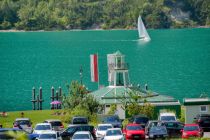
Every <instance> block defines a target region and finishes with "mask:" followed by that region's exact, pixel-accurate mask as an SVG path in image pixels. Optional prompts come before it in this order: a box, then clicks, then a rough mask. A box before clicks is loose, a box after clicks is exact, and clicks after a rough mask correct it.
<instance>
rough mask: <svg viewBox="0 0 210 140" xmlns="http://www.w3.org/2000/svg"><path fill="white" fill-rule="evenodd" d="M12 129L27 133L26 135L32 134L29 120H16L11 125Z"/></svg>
mask: <svg viewBox="0 0 210 140" xmlns="http://www.w3.org/2000/svg"><path fill="white" fill-rule="evenodd" d="M13 128H19V129H23V130H25V131H27V132H28V133H32V131H33V128H32V122H31V120H30V119H29V118H17V119H15V122H14V123H13Z"/></svg>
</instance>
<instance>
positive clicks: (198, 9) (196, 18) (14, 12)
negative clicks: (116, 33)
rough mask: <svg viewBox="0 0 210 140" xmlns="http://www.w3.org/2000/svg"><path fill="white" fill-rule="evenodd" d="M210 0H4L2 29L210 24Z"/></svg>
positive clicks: (1, 4) (0, 18) (0, 14)
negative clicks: (139, 19) (138, 21)
mask: <svg viewBox="0 0 210 140" xmlns="http://www.w3.org/2000/svg"><path fill="white" fill-rule="evenodd" d="M208 1H209V0H199V1H198V0H185V1H183V0H59V1H56V0H1V1H0V30H9V29H16V30H70V29H95V28H96V29H119V28H120V29H133V28H136V27H137V18H138V16H139V15H141V16H142V19H143V21H144V23H145V26H146V27H147V28H183V27H195V26H209V25H210V2H208Z"/></svg>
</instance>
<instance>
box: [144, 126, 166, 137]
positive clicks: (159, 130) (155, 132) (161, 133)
mask: <svg viewBox="0 0 210 140" xmlns="http://www.w3.org/2000/svg"><path fill="white" fill-rule="evenodd" d="M167 137H168V132H167V129H166V127H165V126H153V127H151V128H150V129H149V131H148V138H149V139H156V138H161V139H165V138H167Z"/></svg>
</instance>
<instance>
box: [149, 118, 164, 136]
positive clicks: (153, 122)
mask: <svg viewBox="0 0 210 140" xmlns="http://www.w3.org/2000/svg"><path fill="white" fill-rule="evenodd" d="M154 126H165V124H164V123H163V122H162V121H158V120H150V121H148V122H147V124H146V126H145V135H148V132H149V130H150V128H151V127H154Z"/></svg>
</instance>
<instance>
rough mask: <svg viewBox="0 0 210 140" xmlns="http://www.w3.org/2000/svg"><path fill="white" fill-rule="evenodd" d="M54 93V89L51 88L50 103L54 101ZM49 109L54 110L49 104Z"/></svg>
mask: <svg viewBox="0 0 210 140" xmlns="http://www.w3.org/2000/svg"><path fill="white" fill-rule="evenodd" d="M54 92H55V89H54V87H52V88H51V102H53V101H54ZM51 109H54V105H53V104H51Z"/></svg>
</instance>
